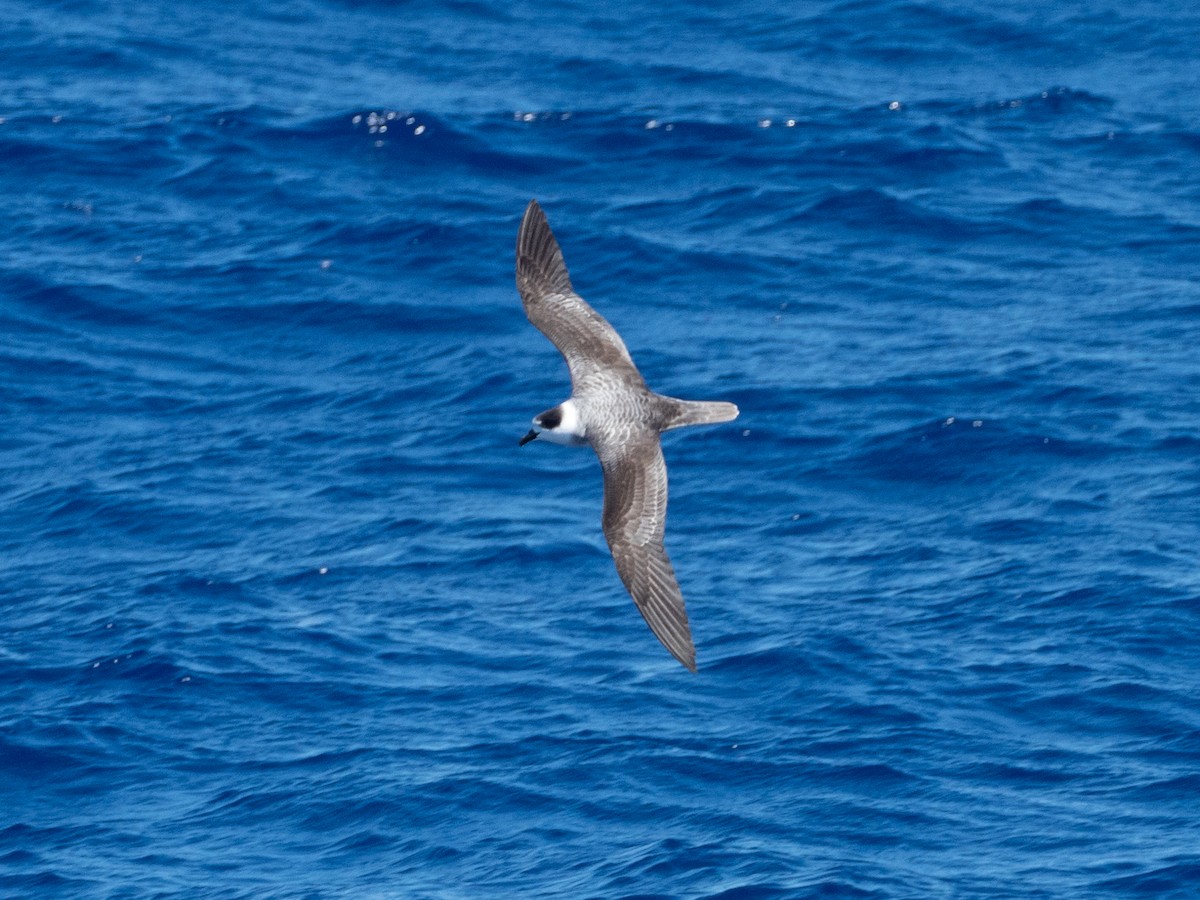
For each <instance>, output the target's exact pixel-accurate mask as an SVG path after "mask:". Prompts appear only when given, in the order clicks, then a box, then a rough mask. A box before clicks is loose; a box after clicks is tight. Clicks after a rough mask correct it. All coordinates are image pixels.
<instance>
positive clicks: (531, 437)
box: [518, 428, 538, 447]
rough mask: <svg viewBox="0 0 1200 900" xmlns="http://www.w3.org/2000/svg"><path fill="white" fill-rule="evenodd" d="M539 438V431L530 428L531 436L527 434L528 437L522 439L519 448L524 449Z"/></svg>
mask: <svg viewBox="0 0 1200 900" xmlns="http://www.w3.org/2000/svg"><path fill="white" fill-rule="evenodd" d="M537 436H538V433H537V430H536V429H533V428H530V429H529V434H527V435H525V437H523V438H521V443H520V444H518V446H520V447H524V446H525V445H526V444H528V443H529V442H530V441H532V440H533V439H534V438H535V437H537Z"/></svg>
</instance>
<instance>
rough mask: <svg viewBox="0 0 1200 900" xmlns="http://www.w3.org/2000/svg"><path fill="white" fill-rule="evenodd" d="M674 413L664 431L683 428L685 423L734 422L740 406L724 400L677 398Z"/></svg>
mask: <svg viewBox="0 0 1200 900" xmlns="http://www.w3.org/2000/svg"><path fill="white" fill-rule="evenodd" d="M671 399H672V400H673V401H674V413H673V414H672V415H671V416H669V417H668V418H667V424H666V425H664V426H663V431H669V430H670V429H672V428H683V427H684V426H685V425H715V424H716V423H718V422H732V421H733V420H734V419H736V418H737V417H738V408H737V407H736V406H734V405H733V404H732V403H726V402H724V401H723V400H675V399H674V398H671Z"/></svg>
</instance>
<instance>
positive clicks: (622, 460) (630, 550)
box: [597, 434, 696, 672]
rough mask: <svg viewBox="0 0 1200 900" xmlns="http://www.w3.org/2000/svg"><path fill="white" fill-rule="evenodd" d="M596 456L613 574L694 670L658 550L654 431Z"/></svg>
mask: <svg viewBox="0 0 1200 900" xmlns="http://www.w3.org/2000/svg"><path fill="white" fill-rule="evenodd" d="M609 449H611V448H597V450H598V451H600V450H609ZM598 455H599V456H600V464H601V466H602V468H603V469H604V517H603V524H604V536H605V537H606V538H607V539H608V546H609V549H611V550H612V555H613V560H614V561H615V562H616V564H617V573H618V574H619V575H620V576H621V581H623V582H624V583H625V587H626V588H627V589H628V590H629V593H630V595H631V596H632V597H633V602H634V603H636V604H637V608H638V610H639V611H640V612H641V614H642V617H643V618H645V620H646V624H648V625H649V626H650V630H651V631H653V632H654V634H655V636H656V637H657V638H658V639H659V640H660V641H662V644H663V646H664V647H666V648H667V649H668V650H669V651H671V655H672V656H674V657H675V658H676V659H677V660H679V661H680V662H681V663H683V664H684V665H685V666H687V667H688V668H689V669H691V670H692V671H693V672H695V671H696V649H695V647H694V646H693V644H692V633H691V629H690V628H689V627H688V617H687V610H686V609H685V608H684V605H683V594H682V593H681V592H680V590H679V583H678V582H677V581H676V580H675V570H674V569H673V568H672V567H671V561H670V559H668V558H667V552H666V550H665V549H664V548H663V531H664V530H665V528H666V522H667V466H666V463H665V462H664V461H663V455H662V448H661V446H660V445H659V441H658V435H657V434H648V435H646V436H645V437H643V438H641V439H640V440H637V441H633V442H630V443H628V444H626V445H625V446H624V447H622V448H620V450H619V451H617V452H614V453H609V452H600V453H599V454H598Z"/></svg>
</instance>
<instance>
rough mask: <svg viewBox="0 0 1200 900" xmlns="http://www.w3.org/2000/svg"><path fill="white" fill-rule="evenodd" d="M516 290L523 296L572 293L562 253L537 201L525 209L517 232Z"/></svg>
mask: <svg viewBox="0 0 1200 900" xmlns="http://www.w3.org/2000/svg"><path fill="white" fill-rule="evenodd" d="M517 289H518V290H519V291H520V292H521V294H522V296H526V295H531V296H542V295H544V294H569V293H572V288H571V276H570V275H569V274H568V273H567V265H566V263H565V262H563V256H562V250H561V249H560V248H559V246H558V241H557V240H556V239H555V237H554V232H553V231H551V230H550V222H549V221H548V220H547V219H546V213H545V212H544V211H543V210H542V207H541V204H539V203H538V202H537V200H530V201H529V205H528V206H526V207H525V215H524V216H522V217H521V227H520V229H519V230H518V231H517Z"/></svg>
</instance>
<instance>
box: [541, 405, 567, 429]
mask: <svg viewBox="0 0 1200 900" xmlns="http://www.w3.org/2000/svg"><path fill="white" fill-rule="evenodd" d="M538 422H539V423H540V424H541V426H542V427H543V428H557V427H558V426H559V425H561V424H562V410H561V409H559V408H558V407H557V406H556V407H555V408H554V409H548V410H546V411H545V412H544V413H542V414H541V415H540V416H538Z"/></svg>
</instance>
